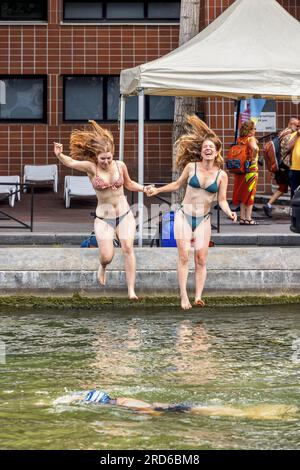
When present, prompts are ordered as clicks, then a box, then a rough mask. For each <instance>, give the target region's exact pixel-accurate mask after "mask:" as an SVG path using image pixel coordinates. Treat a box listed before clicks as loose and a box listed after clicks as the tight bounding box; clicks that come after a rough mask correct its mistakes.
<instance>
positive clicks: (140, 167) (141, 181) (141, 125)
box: [138, 88, 144, 246]
mask: <svg viewBox="0 0 300 470" xmlns="http://www.w3.org/2000/svg"><path fill="white" fill-rule="evenodd" d="M138 91H139V136H138V182H139V184H141V185H142V186H144V90H143V89H142V88H140V89H139V90H138ZM138 210H139V217H138V224H139V226H138V241H139V246H143V223H144V193H142V192H139V193H138Z"/></svg>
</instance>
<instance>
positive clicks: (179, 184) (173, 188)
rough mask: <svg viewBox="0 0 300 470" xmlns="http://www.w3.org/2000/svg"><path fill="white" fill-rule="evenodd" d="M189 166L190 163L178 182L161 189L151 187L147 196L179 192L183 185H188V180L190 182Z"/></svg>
mask: <svg viewBox="0 0 300 470" xmlns="http://www.w3.org/2000/svg"><path fill="white" fill-rule="evenodd" d="M189 165H190V163H188V164H187V165H186V167H185V169H184V170H183V172H182V173H181V175H180V177H179V178H178V180H176V181H173V182H172V183H169V184H166V185H164V186H161V187H160V188H154V187H150V188H149V189H148V190H147V195H148V196H156V195H157V194H159V193H171V192H173V191H178V189H180V188H181V187H182V186H183V185H185V184H186V182H187V180H188V177H189Z"/></svg>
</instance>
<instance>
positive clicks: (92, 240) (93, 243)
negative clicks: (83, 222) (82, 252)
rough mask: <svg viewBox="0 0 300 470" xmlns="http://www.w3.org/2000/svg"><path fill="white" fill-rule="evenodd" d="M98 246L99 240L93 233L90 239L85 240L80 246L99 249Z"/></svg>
mask: <svg viewBox="0 0 300 470" xmlns="http://www.w3.org/2000/svg"><path fill="white" fill-rule="evenodd" d="M97 246H98V243H97V239H96V237H95V234H94V232H92V233H91V235H90V236H89V237H88V238H86V239H85V240H83V242H82V243H81V245H80V248H92V247H97Z"/></svg>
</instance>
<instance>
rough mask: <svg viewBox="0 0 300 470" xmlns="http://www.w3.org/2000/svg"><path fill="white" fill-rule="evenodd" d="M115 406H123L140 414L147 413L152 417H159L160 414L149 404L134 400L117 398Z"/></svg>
mask: <svg viewBox="0 0 300 470" xmlns="http://www.w3.org/2000/svg"><path fill="white" fill-rule="evenodd" d="M116 405H117V406H124V407H125V408H129V409H131V410H135V411H139V412H140V413H147V414H149V415H152V416H159V415H160V414H161V413H160V412H159V411H156V410H155V409H154V407H153V405H151V404H150V403H147V402H145V401H142V400H135V399H134V398H117V399H116Z"/></svg>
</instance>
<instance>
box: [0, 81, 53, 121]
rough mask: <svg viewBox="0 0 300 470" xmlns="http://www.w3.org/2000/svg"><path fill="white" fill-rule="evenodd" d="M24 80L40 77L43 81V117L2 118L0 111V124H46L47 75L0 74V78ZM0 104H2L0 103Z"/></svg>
mask: <svg viewBox="0 0 300 470" xmlns="http://www.w3.org/2000/svg"><path fill="white" fill-rule="evenodd" d="M7 79H11V80H15V79H18V80H26V79H30V80H32V79H39V80H40V79H42V82H43V105H42V106H43V117H42V118H40V119H33V118H29V119H26V118H23V119H21V118H16V119H12V118H2V117H1V113H0V124H6V123H9V124H31V123H32V124H47V123H48V76H47V75H42V74H39V75H33V74H28V75H27V74H25V75H17V74H1V75H0V80H7ZM0 106H2V105H0Z"/></svg>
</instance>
